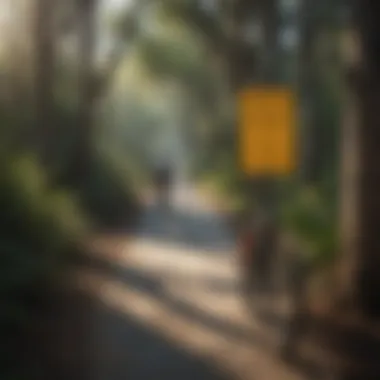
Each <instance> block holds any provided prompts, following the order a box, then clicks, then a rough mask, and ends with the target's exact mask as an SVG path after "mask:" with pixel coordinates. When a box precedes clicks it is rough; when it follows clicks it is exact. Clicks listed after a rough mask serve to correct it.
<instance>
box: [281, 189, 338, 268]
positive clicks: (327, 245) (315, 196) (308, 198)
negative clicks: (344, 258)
mask: <svg viewBox="0 0 380 380" xmlns="http://www.w3.org/2000/svg"><path fill="white" fill-rule="evenodd" d="M282 224H283V227H284V229H285V230H286V231H288V232H289V233H291V234H292V235H293V236H294V237H295V238H296V239H297V241H298V243H299V244H300V246H301V247H302V250H303V254H304V258H305V259H307V260H310V261H311V263H312V264H314V265H326V264H328V263H330V262H331V261H332V260H333V258H334V256H335V254H336V251H337V236H338V235H337V223H336V210H335V207H334V205H333V204H332V202H331V200H330V199H329V197H327V196H325V195H324V194H323V193H322V191H320V190H318V189H315V188H308V189H301V190H299V191H298V192H295V194H294V198H293V199H292V200H291V201H290V202H288V203H286V205H285V207H284V208H283V210H282Z"/></svg>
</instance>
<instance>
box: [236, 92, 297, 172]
mask: <svg viewBox="0 0 380 380" xmlns="http://www.w3.org/2000/svg"><path fill="white" fill-rule="evenodd" d="M238 108H239V109H238V111H239V115H238V116H239V124H240V125H239V126H240V131H239V138H240V142H239V153H240V158H241V164H242V166H243V170H244V172H245V173H247V174H249V175H286V174H290V173H291V172H292V171H293V170H294V168H295V150H296V149H295V142H296V138H295V137H296V136H295V128H296V111H295V99H294V94H293V93H292V92H291V91H289V90H288V89H285V88H280V87H269V86H268V87H257V88H251V89H248V90H245V91H242V92H241V93H240V94H239V98H238Z"/></svg>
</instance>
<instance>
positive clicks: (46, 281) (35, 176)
mask: <svg viewBox="0 0 380 380" xmlns="http://www.w3.org/2000/svg"><path fill="white" fill-rule="evenodd" d="M0 208H1V210H2V212H1V216H0V225H1V229H0V294H1V296H0V302H1V304H0V326H1V330H2V331H0V335H1V337H2V347H4V350H2V352H1V353H0V355H1V360H2V366H1V367H0V372H1V373H0V377H1V378H3V375H4V374H5V372H4V371H9V370H11V369H12V368H13V367H14V366H15V362H17V361H16V359H17V358H19V357H20V356H21V355H22V353H21V352H22V348H23V344H25V343H26V342H23V341H22V339H25V333H26V331H27V330H28V328H29V324H30V321H31V320H32V319H33V317H34V316H35V315H36V313H38V312H39V311H40V310H41V306H43V305H44V302H45V301H46V300H47V298H46V296H47V293H48V291H50V290H51V289H54V288H55V286H56V285H58V282H59V280H60V278H61V274H63V273H64V270H65V268H66V265H67V264H68V262H69V258H70V253H71V252H73V251H74V250H75V249H77V248H78V246H79V243H80V241H81V239H82V238H83V235H84V234H85V233H86V231H87V228H88V225H87V222H86V221H85V219H84V218H83V216H82V215H81V213H80V212H79V207H78V204H77V202H76V201H75V199H73V198H72V197H71V196H70V195H69V194H66V193H64V192H62V191H58V190H54V189H52V188H51V187H50V186H49V184H48V181H47V178H46V176H45V175H44V173H43V171H42V170H41V168H40V167H39V166H38V164H37V163H36V161H35V160H34V159H33V157H31V156H27V155H24V156H12V157H10V156H9V155H4V154H3V155H2V157H1V160H0Z"/></svg>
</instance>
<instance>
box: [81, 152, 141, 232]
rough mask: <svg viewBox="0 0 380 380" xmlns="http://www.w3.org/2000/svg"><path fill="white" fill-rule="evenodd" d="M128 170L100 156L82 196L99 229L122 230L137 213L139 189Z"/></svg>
mask: <svg viewBox="0 0 380 380" xmlns="http://www.w3.org/2000/svg"><path fill="white" fill-rule="evenodd" d="M130 178H131V175H130V172H129V171H128V168H127V167H126V166H124V165H122V164H120V162H119V161H118V160H112V158H111V157H108V156H106V155H98V156H96V157H95V159H94V160H93V163H92V166H91V171H90V173H89V176H88V179H87V181H86V185H85V188H84V189H83V191H82V193H81V198H82V202H83V205H84V207H85V209H86V211H87V213H88V214H89V215H90V216H91V217H92V218H93V220H94V222H95V223H96V224H97V225H98V226H99V227H102V228H104V227H106V228H107V227H110V228H113V227H119V226H121V227H123V226H126V225H128V224H129V222H131V221H132V220H133V218H134V217H135V215H136V214H137V211H138V196H137V189H136V188H135V187H134V186H133V183H132V182H131V181H130Z"/></svg>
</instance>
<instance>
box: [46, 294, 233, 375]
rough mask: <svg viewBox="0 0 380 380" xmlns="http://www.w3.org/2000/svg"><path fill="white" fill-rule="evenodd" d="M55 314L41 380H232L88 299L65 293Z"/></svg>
mask: <svg viewBox="0 0 380 380" xmlns="http://www.w3.org/2000/svg"><path fill="white" fill-rule="evenodd" d="M57 314H59V315H57V318H56V319H55V325H54V326H53V329H54V332H55V334H54V338H55V341H54V346H53V347H54V349H53V350H52V351H51V352H50V355H49V356H50V357H49V359H50V360H49V361H48V363H49V367H48V369H47V372H46V373H45V374H44V375H45V376H42V377H41V378H42V379H45V378H46V379H49V378H54V379H56V380H155V379H167V380H177V379H183V380H193V379H201V380H202V379H203V380H232V378H231V377H228V376H227V375H226V374H224V373H221V371H218V370H217V369H215V368H214V367H213V366H212V365H210V364H208V363H207V362H206V361H204V360H202V359H200V358H198V357H197V356H196V355H195V354H192V353H189V352H186V351H185V350H183V349H181V348H180V347H178V346H177V345H175V344H173V343H171V342H169V341H168V340H166V339H165V338H163V337H162V336H160V335H159V334H158V333H156V332H155V331H154V330H153V329H149V328H147V327H145V326H142V325H141V324H139V323H137V322H136V321H135V320H133V319H132V318H130V317H128V316H125V315H124V314H122V313H119V312H117V311H113V310H111V309H109V308H108V307H106V306H105V305H104V304H101V303H100V302H99V301H96V300H94V299H91V298H90V297H87V296H84V295H78V294H70V295H68V296H67V298H66V300H65V303H64V304H62V305H61V307H60V308H59V310H58V309H57ZM44 368H46V363H44Z"/></svg>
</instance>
